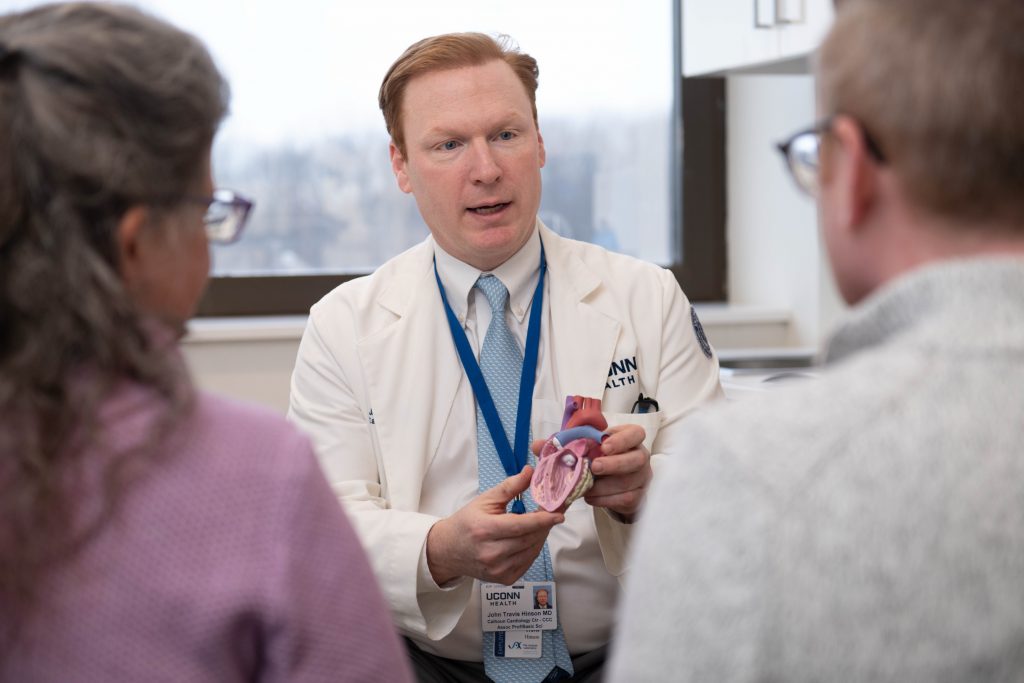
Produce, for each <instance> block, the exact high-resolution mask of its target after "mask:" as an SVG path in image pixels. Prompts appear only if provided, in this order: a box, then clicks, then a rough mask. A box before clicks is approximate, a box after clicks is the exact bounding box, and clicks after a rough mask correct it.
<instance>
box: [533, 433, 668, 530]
mask: <svg viewBox="0 0 1024 683" xmlns="http://www.w3.org/2000/svg"><path fill="white" fill-rule="evenodd" d="M607 431H608V434H609V436H608V438H606V439H605V440H604V441H602V442H601V450H602V451H603V452H604V455H603V456H601V457H599V458H594V459H593V461H592V462H591V463H590V471H591V472H592V473H593V475H594V486H593V487H591V489H590V490H589V491H587V493H586V495H585V496H584V497H583V499H584V500H586V501H587V502H588V503H589V504H590V505H593V506H594V507H602V508H608V509H609V510H611V511H612V512H616V513H618V514H619V515H620V516H621V517H622V518H623V521H625V522H627V523H632V522H633V521H635V519H636V516H637V513H638V512H639V510H640V506H641V505H642V504H643V502H644V497H645V496H646V494H647V487H648V486H650V484H651V478H652V477H653V476H654V470H652V469H651V454H650V452H649V451H648V450H647V448H646V447H645V446H644V437H645V436H647V433H646V432H645V431H644V428H643V427H641V426H640V425H634V424H625V425H618V426H615V427H611V428H610V429H608V430H607ZM543 443H544V442H543V441H536V442H534V444H533V445H534V452H535V453H536V452H539V447H540V446H541V445H543Z"/></svg>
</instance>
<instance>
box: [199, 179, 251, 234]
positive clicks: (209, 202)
mask: <svg viewBox="0 0 1024 683" xmlns="http://www.w3.org/2000/svg"><path fill="white" fill-rule="evenodd" d="M186 199H187V200H188V201H190V202H195V203H198V204H205V205H206V215H205V216H203V222H204V223H205V224H206V237H207V239H208V240H210V241H211V242H214V243H216V244H230V243H231V242H234V241H236V240H237V239H238V238H239V236H241V234H242V228H244V227H245V223H246V221H247V220H248V219H249V213H250V212H251V211H252V207H253V201H252V200H251V199H247V198H245V197H243V196H242V195H240V194H238V193H237V192H234V191H232V190H215V191H214V193H213V196H211V197H187V198H186Z"/></svg>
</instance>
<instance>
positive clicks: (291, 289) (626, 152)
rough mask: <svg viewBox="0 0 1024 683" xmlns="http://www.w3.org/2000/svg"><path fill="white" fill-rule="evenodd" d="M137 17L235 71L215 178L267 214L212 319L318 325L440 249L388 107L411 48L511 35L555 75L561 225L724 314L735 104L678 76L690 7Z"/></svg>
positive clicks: (206, 310) (560, 4) (462, 6)
mask: <svg viewBox="0 0 1024 683" xmlns="http://www.w3.org/2000/svg"><path fill="white" fill-rule="evenodd" d="M138 4H139V5H140V6H141V7H143V8H145V9H148V10H150V11H152V12H154V13H155V14H157V15H159V16H162V17H164V18H166V19H168V20H170V21H172V22H174V23H175V24H177V25H178V26H181V27H183V28H185V29H186V30H189V31H191V32H193V33H195V34H196V35H197V36H199V37H200V38H201V39H202V40H203V41H204V42H205V43H206V44H207V46H208V47H209V49H210V50H211V52H212V53H213V55H214V58H215V59H216V60H217V62H218V64H219V65H220V67H221V68H222V70H223V71H224V72H225V75H226V76H227V78H228V80H229V81H230V83H231V88H232V105H231V109H232V111H231V114H230V115H229V118H228V119H227V120H226V121H225V123H224V125H223V127H222V129H221V132H220V134H219V136H218V139H217V141H216V143H215V146H214V157H213V163H214V174H215V178H216V181H217V184H218V185H219V186H221V187H227V188H231V189H235V190H238V191H241V192H243V193H245V194H246V195H247V196H250V197H252V198H253V199H254V200H255V202H256V208H255V210H254V212H253V214H252V215H251V217H250V224H249V226H248V227H247V228H246V233H245V235H244V236H243V238H242V240H241V241H239V242H238V243H236V244H233V245H230V246H224V247H220V246H217V247H213V262H214V266H213V275H214V278H213V279H212V282H211V286H210V288H209V290H208V292H207V295H206V297H205V298H204V301H203V304H202V306H201V309H200V314H201V315H254V314H288V313H305V312H306V311H307V310H308V307H309V306H310V305H311V304H312V303H314V302H315V301H316V300H317V299H319V298H320V297H321V296H322V295H323V294H324V293H326V292H327V291H328V290H329V289H331V288H332V287H333V286H335V285H337V284H338V283H340V282H341V281H343V280H344V279H347V278H350V277H353V276H357V275H359V274H363V273H367V272H370V271H371V270H373V268H375V267H376V266H377V265H379V264H381V263H383V262H384V261H385V260H387V259H388V258H390V257H391V256H393V255H395V254H397V253H399V252H400V251H402V250H403V249H406V248H408V247H410V246H412V245H413V244H415V243H417V242H419V241H421V240H422V239H423V238H424V237H425V236H426V235H427V229H426V227H425V225H424V224H423V222H422V220H421V219H420V216H419V213H418V211H417V209H416V205H415V201H414V200H413V198H412V197H411V196H408V195H405V194H403V193H402V192H401V191H400V190H399V189H398V187H397V186H396V184H395V180H394V177H393V175H392V173H391V168H390V163H389V160H388V153H387V145H388V137H387V134H386V131H385V129H384V123H383V118H382V116H381V113H380V111H379V109H378V108H377V90H378V88H379V86H380V81H381V79H382V78H383V75H384V73H385V72H386V71H387V68H388V67H389V66H390V65H391V63H392V62H393V61H394V59H395V58H396V57H397V56H398V55H399V54H400V53H401V52H402V50H404V49H405V48H406V47H407V46H408V45H409V44H411V43H412V42H414V41H416V40H418V39H420V38H423V37H425V36H428V35H433V34H437V33H444V32H449V31H482V32H485V33H489V34H495V33H499V32H501V33H507V34H509V35H510V36H511V37H512V38H513V39H514V40H515V41H516V42H517V43H518V44H519V45H520V47H521V48H522V49H523V50H524V51H525V52H528V53H530V54H531V55H533V56H534V57H536V58H537V60H538V62H539V65H540V87H539V89H538V92H537V107H538V116H539V120H540V129H541V133H542V134H543V136H544V139H545V146H546V149H547V165H546V166H545V168H544V169H543V171H542V177H543V186H544V192H543V199H542V203H541V209H540V215H541V218H542V220H544V222H545V223H546V224H547V225H548V226H549V227H551V228H552V229H553V230H555V231H556V232H558V233H560V234H563V235H566V236H568V237H573V238H576V239H582V240H586V241H590V242H595V243H598V244H602V245H603V246H606V247H608V248H610V249H613V250H616V251H621V252H624V253H628V254H631V255H634V256H637V257H639V258H643V259H646V260H649V261H653V262H656V263H660V264H662V265H666V266H671V267H672V268H673V270H674V271H675V272H676V274H677V277H680V278H681V282H682V284H683V287H684V289H685V291H686V292H687V294H688V295H689V296H690V297H691V298H693V299H716V298H722V296H723V291H722V290H723V287H724V284H723V283H724V279H725V278H724V192H723V190H722V188H721V184H722V183H724V162H723V161H722V159H723V157H724V153H723V152H722V149H723V148H724V145H723V144H722V140H723V137H724V136H723V134H722V130H721V126H722V109H723V106H722V100H723V97H724V96H723V95H722V91H723V88H722V87H721V83H717V87H716V81H694V82H692V83H691V82H690V81H689V80H687V81H686V82H684V81H683V80H682V79H680V78H679V76H678V74H679V68H678V65H679V57H678V55H679V47H678V33H679V31H678V26H679V21H678V16H677V12H678V8H677V7H676V5H677V3H676V2H672V0H640V1H638V2H630V3H626V2H607V3H594V2H593V1H592V0H558V1H557V2H552V1H551V0H520V2H517V3H515V4H506V5H501V4H494V3H480V2H474V1H470V0H434V1H433V2H421V1H419V0H380V1H379V2H370V3H360V4H358V5H352V4H351V3H340V2H336V1H334V0H291V2H286V3H285V2H279V1H273V2H272V1H271V0H245V1H243V0H224V1H221V2H210V1H209V0H140V1H139V3H138ZM691 94H692V97H691ZM680 102H682V104H683V105H684V106H683V107H681V106H680ZM681 112H683V113H684V114H685V115H684V116H682V117H680V113H681ZM680 119H682V123H683V125H682V128H683V129H684V130H683V133H682V135H684V136H685V137H686V139H687V145H686V146H685V148H684V151H685V152H686V154H685V155H682V154H680V153H679V151H678V150H679V149H680V147H681V145H680V144H679V141H680V137H681V135H680V128H681V126H680ZM691 122H692V123H691ZM716 155H717V156H716ZM681 168H686V169H687V171H686V172H685V173H684V172H683V171H682V170H681ZM691 169H692V170H691ZM691 187H692V188H693V189H691ZM684 195H685V196H686V201H685V203H684V202H683V201H682V199H683V196H684ZM702 207H703V208H702ZM709 207H710V208H709ZM683 223H685V224H686V225H687V226H690V229H687V230H686V231H683V230H681V227H680V226H681V225H682V224H683Z"/></svg>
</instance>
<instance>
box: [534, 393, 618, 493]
mask: <svg viewBox="0 0 1024 683" xmlns="http://www.w3.org/2000/svg"><path fill="white" fill-rule="evenodd" d="M607 428H608V422H607V421H606V420H605V419H604V415H602V414H601V399H597V398H584V397H583V396H569V397H567V398H566V399H565V414H564V415H563V417H562V430H561V431H560V432H556V433H555V434H553V435H552V436H551V438H550V439H548V440H547V442H546V443H545V444H544V447H543V448H541V450H540V456H539V458H538V460H537V468H536V469H535V470H534V472H533V478H532V479H531V481H530V493H531V494H532V495H533V500H534V501H535V502H536V503H537V505H538V506H540V507H541V508H543V509H544V510H547V511H548V512H555V511H556V510H559V509H561V508H563V507H569V506H570V505H572V502H573V501H574V500H576V499H577V498H579V497H581V496H583V495H584V494H586V492H587V491H589V490H590V487H591V486H593V485H594V475H592V474H591V473H590V460H591V459H592V458H597V457H600V456H601V455H602V453H601V441H602V440H603V439H604V438H605V437H606V436H608V435H607V434H605V433H604V430H605V429H607Z"/></svg>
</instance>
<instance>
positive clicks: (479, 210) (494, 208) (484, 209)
mask: <svg viewBox="0 0 1024 683" xmlns="http://www.w3.org/2000/svg"><path fill="white" fill-rule="evenodd" d="M509 204H511V202H502V203H500V204H486V205H484V206H473V207H470V208H469V209H467V211H470V212H471V213H475V214H476V215H478V216H491V215H493V214H496V213H498V212H499V211H501V210H502V209H504V208H505V207H506V206H508V205H509Z"/></svg>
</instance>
